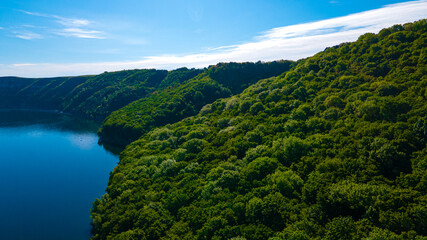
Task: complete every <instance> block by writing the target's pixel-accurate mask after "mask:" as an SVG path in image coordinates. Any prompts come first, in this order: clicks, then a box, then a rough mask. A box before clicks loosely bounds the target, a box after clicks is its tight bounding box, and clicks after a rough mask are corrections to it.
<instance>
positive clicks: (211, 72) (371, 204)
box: [0, 20, 427, 240]
mask: <svg viewBox="0 0 427 240" xmlns="http://www.w3.org/2000/svg"><path fill="white" fill-rule="evenodd" d="M283 57H284V58H285V57H286V56H283ZM426 64H427V21H426V20H420V21H418V22H414V23H408V24H404V25H395V26H393V27H390V28H387V29H383V30H382V31H380V32H379V33H378V34H373V33H367V34H364V35H362V36H360V37H359V39H358V40H357V41H356V42H352V43H342V44H340V45H338V46H334V47H331V48H327V49H325V50H324V51H322V52H320V53H318V54H316V55H314V56H313V57H309V58H306V59H302V60H299V61H297V62H294V61H283V60H282V61H275V62H256V63H249V62H247V63H218V64H217V65H213V66H209V67H208V68H204V69H188V68H180V69H176V70H173V71H167V70H155V69H143V70H124V71H118V72H105V73H103V74H99V75H93V76H78V77H58V78H33V79H31V78H17V77H0V108H24V109H25V108H38V109H51V110H57V111H63V112H68V113H72V114H77V115H83V116H86V117H89V118H93V119H98V120H104V121H103V124H102V126H101V127H100V129H99V132H98V133H99V135H100V139H101V141H103V142H105V143H109V144H114V145H119V146H126V148H125V150H124V151H123V152H122V153H121V154H120V162H119V164H118V166H117V167H116V168H115V169H114V170H113V172H112V173H111V175H110V179H109V184H108V187H107V193H106V194H105V195H104V196H103V197H102V198H101V199H97V200H96V201H95V202H94V204H93V209H92V210H91V215H92V225H93V234H94V235H93V237H92V239H93V240H103V239H110V240H112V239H118V240H120V239H123V240H124V239H138V240H139V239H146V240H154V239H187V240H191V239H218V240H219V239H234V240H244V239H246V240H258V239H260V240H261V239H270V240H279V239H295V240H297V239H298V240H302V239H425V238H427V148H426V144H427V77H426V76H427V74H426V73H427V66H426Z"/></svg>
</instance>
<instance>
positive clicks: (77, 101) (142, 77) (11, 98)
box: [0, 68, 203, 120]
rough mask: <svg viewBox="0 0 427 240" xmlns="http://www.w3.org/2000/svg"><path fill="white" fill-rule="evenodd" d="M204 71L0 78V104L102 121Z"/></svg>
mask: <svg viewBox="0 0 427 240" xmlns="http://www.w3.org/2000/svg"><path fill="white" fill-rule="evenodd" d="M202 71H203V70H200V69H187V68H180V69H176V70H174V71H166V70H154V69H142V70H125V71H118V72H105V73H103V74H100V75H96V76H81V77H62V78H34V79H32V78H16V77H2V78H0V100H1V101H0V107H3V108H5V107H6V108H16V107H23V108H43V109H54V110H58V111H65V112H69V113H74V114H79V115H84V116H86V117H90V118H95V119H100V120H103V119H104V118H105V117H106V116H107V115H109V114H110V113H111V112H113V111H115V110H117V109H120V108H121V107H123V106H125V105H127V104H129V103H131V102H133V101H135V100H138V99H140V98H144V97H146V96H147V95H148V94H150V93H152V92H154V91H156V90H159V89H163V88H165V87H168V86H173V85H175V84H179V83H181V82H183V81H186V80H188V79H191V78H193V77H195V76H196V75H197V74H199V73H201V72H202Z"/></svg>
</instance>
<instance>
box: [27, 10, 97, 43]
mask: <svg viewBox="0 0 427 240" xmlns="http://www.w3.org/2000/svg"><path fill="white" fill-rule="evenodd" d="M20 11H21V12H23V13H25V14H28V15H32V16H37V17H44V18H50V19H54V20H55V22H56V23H58V24H59V25H61V27H63V28H62V29H61V30H59V31H54V34H56V35H61V36H66V37H77V38H92V39H104V38H105V33H104V32H102V31H99V30H93V29H89V28H90V27H91V26H92V25H93V24H94V23H93V22H92V21H89V20H87V19H80V18H67V17H62V16H57V15H49V14H42V13H35V12H28V11H23V10H20ZM82 27H85V29H83V28H82Z"/></svg>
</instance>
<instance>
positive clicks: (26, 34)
mask: <svg viewBox="0 0 427 240" xmlns="http://www.w3.org/2000/svg"><path fill="white" fill-rule="evenodd" d="M14 33H15V37H17V38H21V39H25V40H32V39H42V38H43V36H42V35H40V34H38V33H34V32H14Z"/></svg>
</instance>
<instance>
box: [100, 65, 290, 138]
mask: <svg viewBox="0 0 427 240" xmlns="http://www.w3.org/2000/svg"><path fill="white" fill-rule="evenodd" d="M293 65H295V63H294V62H291V61H275V62H267V63H261V62H257V63H249V62H246V63H219V64H217V65H214V66H210V67H209V68H207V69H205V70H204V71H203V72H202V73H200V74H199V75H197V76H196V77H194V78H192V79H189V80H187V81H184V82H182V84H175V85H172V86H169V87H168V88H164V89H161V90H159V91H156V92H154V93H153V94H150V95H149V96H147V97H145V98H141V99H139V100H137V101H135V102H133V103H131V104H129V105H127V106H125V107H123V108H121V109H119V110H117V111H115V112H113V113H112V114H111V115H109V116H108V117H107V118H106V119H105V121H104V123H103V125H102V127H101V128H100V130H99V135H100V139H101V141H104V142H107V143H110V144H113V145H122V146H126V145H127V144H129V143H131V142H133V141H135V140H137V139H138V138H139V137H140V136H141V135H142V134H143V133H146V132H148V131H149V130H152V129H153V128H155V127H159V126H163V125H166V124H169V123H175V122H177V121H179V120H182V119H184V118H186V117H189V116H194V115H196V114H197V113H198V112H199V111H200V109H201V108H202V107H203V106H204V105H206V104H209V103H212V102H214V101H215V100H217V99H219V98H225V97H230V96H232V95H234V94H237V93H240V92H241V91H243V90H244V89H245V88H246V87H247V86H249V85H251V84H254V83H255V82H257V81H258V80H260V79H263V78H268V77H272V76H277V75H279V74H281V73H283V72H284V71H287V70H289V69H290V68H291V67H292V66H293Z"/></svg>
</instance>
